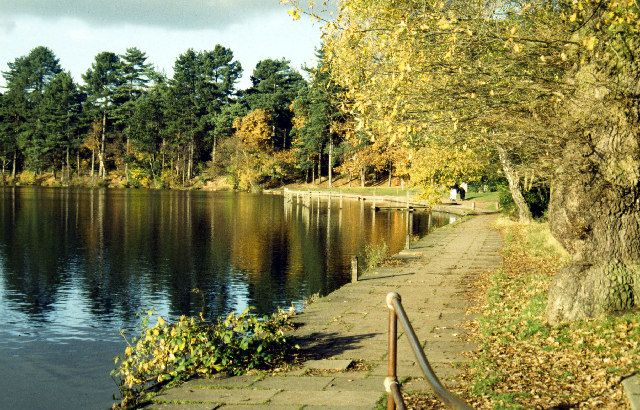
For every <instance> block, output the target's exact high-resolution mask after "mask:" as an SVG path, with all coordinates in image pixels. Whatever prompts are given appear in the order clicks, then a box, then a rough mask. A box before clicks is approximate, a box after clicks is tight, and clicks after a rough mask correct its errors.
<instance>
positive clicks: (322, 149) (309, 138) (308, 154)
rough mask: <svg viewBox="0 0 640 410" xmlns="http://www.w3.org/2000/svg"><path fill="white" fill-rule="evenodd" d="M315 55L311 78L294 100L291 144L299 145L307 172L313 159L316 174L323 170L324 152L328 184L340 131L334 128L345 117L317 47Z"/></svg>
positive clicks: (300, 162) (302, 166)
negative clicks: (315, 59)
mask: <svg viewBox="0 0 640 410" xmlns="http://www.w3.org/2000/svg"><path fill="white" fill-rule="evenodd" d="M316 57H317V58H318V64H317V66H316V67H314V68H310V69H307V71H308V73H309V76H310V79H311V80H310V82H309V86H308V87H303V88H301V90H300V92H299V94H298V97H297V98H296V99H295V101H294V103H293V109H294V111H295V114H296V117H298V118H299V119H300V121H299V124H298V126H296V127H295V128H294V134H295V142H294V144H295V146H296V147H297V148H298V163H299V165H300V167H301V168H302V170H303V171H306V172H307V173H308V171H309V170H311V168H312V167H313V166H314V163H315V164H317V167H318V168H317V170H318V172H317V176H318V177H320V175H321V172H322V162H323V161H322V158H323V156H324V154H327V155H326V156H327V162H326V163H327V175H328V177H329V186H331V184H332V180H333V165H334V164H335V163H336V161H335V155H334V153H335V150H334V148H335V146H336V145H338V144H339V143H340V134H339V133H338V132H337V131H336V130H337V129H339V128H340V127H338V126H337V125H338V124H339V123H341V122H343V121H344V120H343V115H342V114H341V112H340V110H339V109H338V92H339V87H338V86H337V85H336V84H335V83H334V82H332V81H331V76H330V72H329V68H328V64H327V62H326V60H325V56H324V53H323V52H322V51H318V52H317V54H316ZM295 122H296V121H294V123H295ZM316 158H317V161H316Z"/></svg>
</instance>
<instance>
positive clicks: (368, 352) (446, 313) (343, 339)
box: [152, 215, 640, 410]
mask: <svg viewBox="0 0 640 410" xmlns="http://www.w3.org/2000/svg"><path fill="white" fill-rule="evenodd" d="M493 219H494V216H488V215H483V216H476V217H473V218H470V219H465V220H462V221H461V222H458V223H456V224H455V225H450V226H447V227H444V228H439V229H437V230H435V231H433V232H432V233H430V234H429V235H427V236H426V237H425V238H422V239H420V240H419V241H418V242H417V243H415V244H413V246H412V247H413V249H411V250H408V251H403V252H401V253H400V255H399V256H398V257H397V258H396V261H395V262H394V263H395V264H396V265H399V266H392V267H386V266H385V267H381V268H378V269H376V270H375V271H374V272H372V273H369V274H366V275H364V276H362V277H361V278H360V280H359V281H358V282H357V283H354V284H347V285H345V286H343V287H342V288H340V289H338V290H336V291H335V292H333V293H332V294H331V295H329V296H327V297H325V298H320V299H319V300H318V301H316V302H314V303H313V304H311V305H309V306H307V308H306V310H305V312H304V313H303V314H301V315H298V316H297V317H296V318H295V319H296V321H297V322H298V323H299V327H298V328H297V329H296V331H295V332H293V335H292V336H293V338H294V339H296V342H297V343H299V344H300V345H301V346H302V351H301V354H302V355H303V357H305V358H306V359H307V360H321V362H320V363H335V362H336V361H337V360H345V362H344V363H348V362H351V361H355V362H356V363H355V364H356V365H355V368H353V369H352V368H348V366H346V365H343V366H340V370H335V369H337V368H338V367H337V366H336V367H335V369H334V370H318V369H317V366H315V365H314V362H311V363H309V365H308V366H304V365H303V366H300V367H298V368H294V369H292V370H290V371H288V372H284V373H279V374H278V375H277V376H276V375H274V376H272V375H263V376H260V375H258V376H255V375H254V376H240V377H232V378H226V379H225V378H214V379H206V380H194V381H191V382H188V383H185V384H183V385H182V386H180V387H176V388H174V389H171V390H168V391H167V392H165V393H163V394H161V395H159V396H157V397H156V399H155V401H156V404H154V405H153V406H152V408H154V409H156V408H157V409H161V408H162V409H175V410H201V409H205V408H224V409H227V408H228V409H237V410H239V409H253V410H257V409H263V408H264V409H266V408H276V409H289V408H291V409H294V408H295V409H313V408H319V409H320V408H321V409H332V408H335V409H371V408H374V407H375V405H376V403H378V401H379V400H380V398H381V397H382V396H383V395H384V394H385V393H384V387H383V381H384V378H385V376H386V374H387V364H386V357H387V334H386V332H387V321H388V309H387V308H386V305H385V297H386V294H387V293H388V292H391V291H396V292H398V293H399V294H400V295H401V297H402V301H403V305H404V307H405V310H406V311H407V314H408V316H409V318H410V320H411V321H412V324H413V326H414V329H415V331H416V334H417V336H418V339H419V340H420V341H421V343H422V344H423V346H424V347H425V352H426V354H427V358H428V360H429V362H430V364H431V366H432V368H433V369H434V370H435V372H436V374H437V375H438V377H439V378H440V379H441V380H442V381H443V382H444V383H445V385H448V386H454V385H455V386H459V385H461V383H464V381H461V380H459V376H460V373H461V372H460V370H459V363H461V362H464V361H465V360H466V359H465V357H464V356H463V354H462V353H463V352H465V351H469V350H472V349H473V348H474V346H473V345H472V344H470V343H469V342H468V341H467V340H466V335H465V330H464V329H463V328H462V326H461V325H462V323H464V322H465V321H467V320H468V319H469V318H470V317H469V316H467V315H466V309H467V307H468V301H467V299H466V297H465V290H467V289H470V288H472V287H473V284H474V282H475V276H476V275H478V274H479V273H481V272H484V271H486V270H489V269H494V268H496V267H498V266H499V264H500V262H501V258H500V253H499V251H500V247H501V246H502V241H501V238H500V235H499V234H498V233H497V232H495V231H494V230H492V229H491V223H492V221H493ZM399 326H400V325H399ZM398 330H399V333H398V335H399V337H398V355H399V356H398V359H399V360H398V378H399V380H400V381H404V383H403V386H404V387H405V388H406V389H407V391H411V392H414V393H415V392H421V393H425V394H429V393H430V392H431V389H430V387H429V386H428V385H427V383H426V382H425V381H424V380H422V377H423V374H422V371H421V369H420V367H419V366H418V364H417V362H416V359H415V356H414V355H413V352H412V351H411V349H410V347H409V344H408V343H407V342H406V340H405V339H406V336H405V335H404V332H403V329H402V328H401V327H399V329H398ZM315 363H318V362H315ZM310 367H312V368H310ZM329 367H334V366H329ZM163 402H165V403H163ZM172 406H173V407H172ZM189 406H193V407H189ZM639 410H640V409H639Z"/></svg>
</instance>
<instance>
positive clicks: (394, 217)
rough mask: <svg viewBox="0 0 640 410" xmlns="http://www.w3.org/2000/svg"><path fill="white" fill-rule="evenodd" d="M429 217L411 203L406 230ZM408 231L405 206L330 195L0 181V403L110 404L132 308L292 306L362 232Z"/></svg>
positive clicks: (342, 273)
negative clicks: (289, 196)
mask: <svg viewBox="0 0 640 410" xmlns="http://www.w3.org/2000/svg"><path fill="white" fill-rule="evenodd" d="M428 221H431V224H430V225H429V228H430V229H433V228H435V227H437V226H441V225H444V224H446V223H448V222H449V217H448V216H446V215H443V214H440V215H438V214H433V215H432V216H431V218H429V215H428V214H426V213H420V212H417V213H416V214H415V216H414V222H413V233H414V234H419V235H422V234H425V233H426V232H427V229H428V228H427V225H428V224H429V222H428ZM405 234H406V220H405V214H404V213H403V212H396V211H390V212H378V213H376V214H375V215H374V213H373V212H372V211H371V208H370V204H366V205H365V204H364V203H359V202H358V201H347V200H345V201H344V202H343V207H342V209H340V207H339V202H338V200H337V198H334V199H333V201H332V202H331V203H328V201H327V199H321V200H320V201H317V200H316V199H315V198H314V199H312V200H311V201H310V202H308V203H306V204H304V205H303V204H297V203H296V202H295V200H294V202H287V201H285V200H284V198H283V197H281V196H274V195H258V194H256V195H253V194H242V193H205V192H180V191H146V190H108V189H94V190H88V189H46V188H0V316H1V318H2V326H0V370H1V371H2V374H3V380H2V382H0V408H11V409H13V408H17V409H58V408H59V409H74V408H77V409H101V408H108V407H109V406H110V405H111V403H112V399H111V397H112V394H114V393H115V392H116V391H117V390H116V389H115V384H114V382H113V381H112V380H111V378H110V376H109V372H110V371H111V369H112V367H113V361H112V358H113V357H114V356H115V355H116V354H118V353H120V352H121V351H122V349H123V348H124V347H123V345H124V344H123V341H122V339H121V338H120V336H119V334H118V333H119V330H120V329H122V328H124V329H131V328H133V327H134V326H135V325H136V323H137V321H138V316H137V314H138V313H139V312H141V311H143V310H147V309H150V308H154V309H155V310H156V311H157V312H158V313H159V314H161V315H163V316H165V317H169V318H175V317H176V316H179V315H181V314H189V313H195V312H198V311H200V310H201V309H202V308H203V306H204V308H205V311H206V312H207V314H208V315H210V316H217V315H220V314H225V313H228V312H230V311H232V310H242V309H244V308H245V307H247V306H255V307H256V308H257V311H258V312H260V313H268V312H271V311H273V310H274V309H275V308H276V307H278V306H290V305H291V304H294V305H295V306H297V307H299V306H301V303H302V301H303V300H304V299H305V298H306V297H308V296H310V295H313V294H315V293H319V294H321V295H325V294H327V293H329V292H331V291H332V290H334V289H336V288H338V287H340V286H341V285H343V284H344V283H346V282H348V281H349V279H350V273H349V269H350V268H349V266H350V259H351V257H352V255H361V254H362V252H363V248H364V246H365V245H366V244H368V243H381V242H385V243H387V245H388V246H389V250H390V251H391V252H392V253H395V252H398V251H399V250H400V249H402V247H403V245H404V241H405ZM195 288H197V289H200V290H201V293H200V294H198V293H194V292H193V291H192V290H193V289H195Z"/></svg>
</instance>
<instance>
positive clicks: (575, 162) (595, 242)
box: [547, 99, 640, 322]
mask: <svg viewBox="0 0 640 410" xmlns="http://www.w3.org/2000/svg"><path fill="white" fill-rule="evenodd" d="M601 103H602V104H601V105H597V104H595V105H594V107H590V108H589V110H590V111H591V112H599V114H598V117H599V118H602V120H603V121H602V123H601V124H598V125H596V126H595V127H591V129H590V130H589V132H586V133H584V135H583V136H582V137H581V138H575V139H573V140H572V141H571V142H570V143H568V144H567V145H566V146H565V147H564V150H563V152H562V155H563V157H562V166H561V167H559V169H558V170H557V173H556V176H555V179H554V184H553V189H552V192H551V203H550V206H549V221H550V225H551V230H552V233H553V235H554V236H555V237H556V238H557V239H558V240H559V241H560V243H561V244H562V245H563V246H564V247H565V248H566V249H567V251H569V253H570V254H571V256H572V263H571V265H570V266H569V267H567V268H566V269H564V270H563V271H562V272H560V273H559V274H558V275H557V276H556V278H555V280H554V283H553V285H552V287H551V289H550V292H549V301H548V305H547V314H548V318H549V320H550V321H552V322H560V321H565V320H574V319H581V318H587V317H592V316H595V315H598V314H601V313H610V312H615V311H622V310H626V309H631V308H633V307H637V306H640V127H639V125H640V121H638V113H639V112H640V111H639V110H638V106H637V103H636V104H634V105H632V106H631V107H615V105H614V104H615V103H613V102H611V100H608V99H607V100H603V101H602V102H601ZM623 113H624V114H623ZM601 114H604V115H601Z"/></svg>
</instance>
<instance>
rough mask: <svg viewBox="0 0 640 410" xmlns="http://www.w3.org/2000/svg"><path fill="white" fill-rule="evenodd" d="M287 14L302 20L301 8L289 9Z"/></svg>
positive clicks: (295, 19)
mask: <svg viewBox="0 0 640 410" xmlns="http://www.w3.org/2000/svg"><path fill="white" fill-rule="evenodd" d="M287 14H289V15H290V16H291V18H292V19H293V20H294V21H297V20H300V9H298V8H293V9H290V10H289V11H287Z"/></svg>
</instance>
